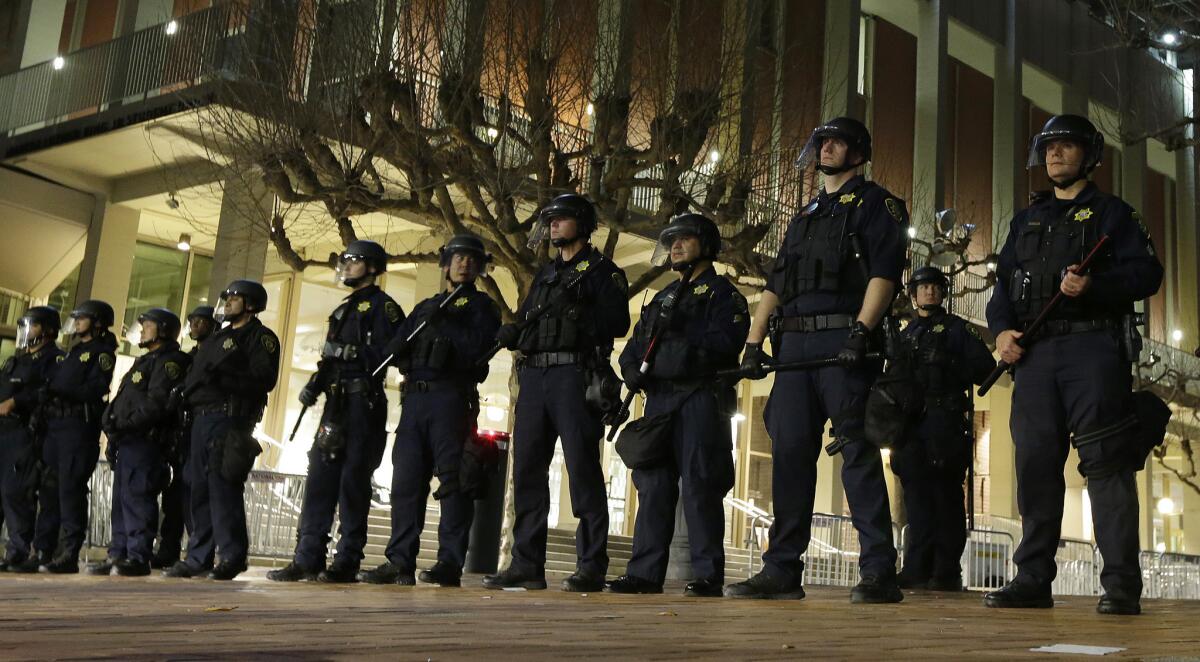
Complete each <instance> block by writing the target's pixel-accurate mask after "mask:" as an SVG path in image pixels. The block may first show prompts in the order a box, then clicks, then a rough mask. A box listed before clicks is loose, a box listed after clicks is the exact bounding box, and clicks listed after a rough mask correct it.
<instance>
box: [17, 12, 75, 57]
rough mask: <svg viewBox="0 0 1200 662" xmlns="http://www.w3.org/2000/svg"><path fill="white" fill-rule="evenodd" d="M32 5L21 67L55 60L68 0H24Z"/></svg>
mask: <svg viewBox="0 0 1200 662" xmlns="http://www.w3.org/2000/svg"><path fill="white" fill-rule="evenodd" d="M23 4H28V5H30V8H29V27H28V29H27V30H26V31H25V34H24V41H25V44H24V47H23V48H22V51H21V68H22V69H23V68H25V67H31V66H33V65H35V64H37V63H39V62H45V61H47V60H53V59H54V56H55V55H58V54H59V53H58V39H59V36H61V34H62V27H63V18H64V17H65V16H66V12H67V0H37V1H36V2H35V1H34V0H24V2H23Z"/></svg>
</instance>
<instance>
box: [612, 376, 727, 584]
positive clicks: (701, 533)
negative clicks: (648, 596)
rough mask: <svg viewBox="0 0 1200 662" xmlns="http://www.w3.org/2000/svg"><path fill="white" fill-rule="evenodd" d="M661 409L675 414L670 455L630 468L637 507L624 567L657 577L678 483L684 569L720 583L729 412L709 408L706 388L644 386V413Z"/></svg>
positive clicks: (712, 403)
mask: <svg viewBox="0 0 1200 662" xmlns="http://www.w3.org/2000/svg"><path fill="white" fill-rule="evenodd" d="M668 411H673V412H675V414H676V415H675V417H674V419H673V421H672V423H673V431H672V437H671V444H672V449H673V451H674V453H673V457H672V459H671V461H670V462H668V463H667V464H665V465H663V466H661V467H655V468H653V469H635V470H634V471H633V484H634V486H635V487H637V491H638V511H637V519H636V521H635V523H634V532H633V555H632V556H631V557H630V559H629V567H628V569H627V573H628V574H630V575H632V576H634V577H640V578H641V579H645V580H649V581H651V582H654V583H656V584H662V583H663V580H664V579H665V578H666V573H667V561H668V560H669V550H670V546H671V539H672V538H673V537H674V535H675V506H676V503H677V502H678V501H679V496H680V492H681V483H682V494H683V516H684V519H685V521H686V522H687V532H688V547H689V550H690V552H691V555H692V572H693V574H694V575H695V577H696V578H697V579H708V580H712V581H714V582H717V583H724V581H725V545H724V535H725V507H724V504H723V499H724V497H725V495H726V494H727V493H728V492H729V490H731V489H733V479H734V476H733V440H732V437H731V430H730V426H729V419H728V418H726V417H723V416H721V414H720V413H719V412H718V411H717V399H716V396H715V395H714V394H713V392H712V391H711V390H709V389H705V390H701V391H695V392H691V393H690V394H689V392H688V391H671V390H670V389H669V388H661V387H660V388H653V387H652V389H651V391H650V392H649V395H648V398H647V401H646V412H645V414H646V415H647V416H654V415H656V414H660V413H663V412H668Z"/></svg>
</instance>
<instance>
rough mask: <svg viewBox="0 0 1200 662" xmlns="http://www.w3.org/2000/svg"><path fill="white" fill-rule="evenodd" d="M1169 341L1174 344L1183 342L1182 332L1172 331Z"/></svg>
mask: <svg viewBox="0 0 1200 662" xmlns="http://www.w3.org/2000/svg"><path fill="white" fill-rule="evenodd" d="M1171 340H1174V341H1175V342H1179V341H1181V340H1183V330H1182V329H1175V330H1174V331H1172V332H1171Z"/></svg>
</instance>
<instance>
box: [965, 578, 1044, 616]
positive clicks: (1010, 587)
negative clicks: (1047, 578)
mask: <svg viewBox="0 0 1200 662" xmlns="http://www.w3.org/2000/svg"><path fill="white" fill-rule="evenodd" d="M983 604H984V606H986V607H996V608H1001V609H1049V608H1051V607H1053V606H1054V598H1053V597H1051V595H1050V586H1049V585H1048V584H1047V585H1039V584H1037V583H1035V582H1031V581H1027V580H1021V579H1014V580H1012V581H1011V582H1009V583H1008V584H1007V585H1005V587H1004V588H1002V589H999V590H996V591H992V592H991V593H988V594H986V595H984V596H983Z"/></svg>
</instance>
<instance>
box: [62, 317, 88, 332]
mask: <svg viewBox="0 0 1200 662" xmlns="http://www.w3.org/2000/svg"><path fill="white" fill-rule="evenodd" d="M91 328H92V318H90V317H88V316H86V315H75V314H72V315H71V316H70V317H68V318H67V324H66V325H65V326H64V327H63V334H65V335H68V336H78V335H80V334H83V333H87V332H88V331H90V330H91Z"/></svg>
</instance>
